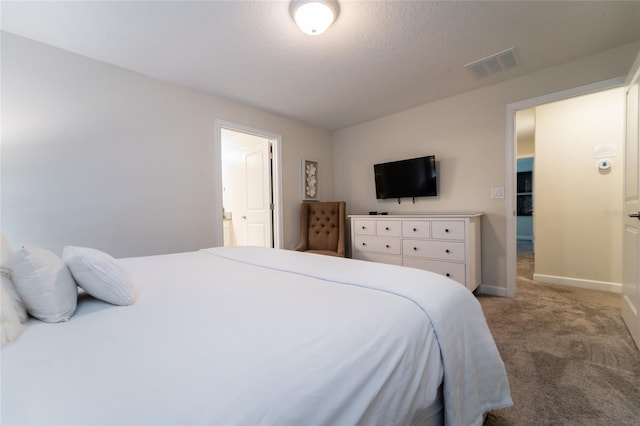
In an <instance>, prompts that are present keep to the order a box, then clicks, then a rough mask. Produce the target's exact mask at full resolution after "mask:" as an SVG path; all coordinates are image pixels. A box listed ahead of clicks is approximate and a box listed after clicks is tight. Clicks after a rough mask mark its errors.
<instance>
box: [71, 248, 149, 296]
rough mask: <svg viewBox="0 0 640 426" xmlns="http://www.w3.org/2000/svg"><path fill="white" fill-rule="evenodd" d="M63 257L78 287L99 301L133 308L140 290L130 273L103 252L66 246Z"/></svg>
mask: <svg viewBox="0 0 640 426" xmlns="http://www.w3.org/2000/svg"><path fill="white" fill-rule="evenodd" d="M62 258H63V259H64V263H65V264H66V265H67V267H68V268H69V270H70V271H71V274H72V275H73V278H74V279H75V280H76V282H77V283H78V285H79V286H80V287H82V288H83V289H84V291H86V292H87V293H89V294H90V295H91V296H93V297H95V298H96V299H100V300H104V301H105V302H108V303H111V304H113V305H120V306H126V305H132V304H133V303H134V302H135V301H136V297H137V291H136V287H135V284H134V283H133V280H132V279H131V276H130V275H129V273H128V272H127V271H126V270H124V269H123V268H122V267H120V265H118V263H117V262H116V260H115V259H114V258H113V257H111V256H110V255H108V254H107V253H104V252H102V251H100V250H96V249H92V248H86V247H73V246H66V247H65V248H64V249H63V250H62Z"/></svg>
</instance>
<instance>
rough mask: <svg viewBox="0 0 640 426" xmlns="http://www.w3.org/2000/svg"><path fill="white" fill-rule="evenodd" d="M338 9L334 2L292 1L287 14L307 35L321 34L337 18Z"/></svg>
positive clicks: (316, 0)
mask: <svg viewBox="0 0 640 426" xmlns="http://www.w3.org/2000/svg"><path fill="white" fill-rule="evenodd" d="M339 11H340V8H339V6H338V2H337V1H334V0H293V1H292V2H291V6H290V7H289V12H291V16H292V17H293V20H294V21H296V24H298V27H300V29H301V30H302V31H303V32H304V33H306V34H309V35H318V34H322V33H323V32H325V31H326V30H327V28H329V27H330V26H331V24H333V21H335V20H336V18H337V17H338V12H339Z"/></svg>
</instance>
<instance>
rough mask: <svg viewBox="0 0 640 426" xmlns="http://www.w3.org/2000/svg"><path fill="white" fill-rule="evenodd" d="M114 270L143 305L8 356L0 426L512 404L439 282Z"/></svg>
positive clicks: (456, 295) (261, 261)
mask: <svg viewBox="0 0 640 426" xmlns="http://www.w3.org/2000/svg"><path fill="white" fill-rule="evenodd" d="M118 263H119V265H121V266H122V267H123V268H124V269H126V270H127V271H128V272H129V273H130V274H131V277H132V278H133V280H134V281H135V283H136V286H137V291H138V299H137V301H136V303H135V304H133V305H131V306H114V305H111V304H108V303H105V302H101V301H99V300H96V299H94V298H91V297H89V296H88V295H81V296H80V298H79V302H78V307H77V310H76V312H75V314H74V315H73V317H71V319H70V320H69V321H67V322H63V323H57V324H48V323H44V322H40V321H37V320H35V319H31V320H30V321H29V323H28V325H27V327H26V329H25V331H24V333H23V335H22V336H21V337H20V338H19V339H18V340H17V341H15V342H14V343H12V344H10V345H9V346H7V347H5V348H3V350H2V371H1V373H2V374H1V386H2V388H1V393H2V395H1V404H2V405H1V418H0V420H1V423H2V424H3V425H13V424H16V425H19V424H38V425H45V424H57V425H62V424H64V425H90V424H103V425H162V424H171V425H356V424H364V425H368V424H372V425H409V424H424V425H432V424H433V425H435V424H448V425H480V424H482V422H483V415H484V414H485V413H486V412H488V411H490V410H494V409H500V408H504V407H507V406H509V405H511V397H510V394H509V386H508V382H507V378H506V374H505V369H504V365H503V362H502V360H501V358H500V356H499V353H498V351H497V349H496V346H495V343H494V341H493V339H492V337H491V334H490V332H489V330H488V328H487V325H486V321H485V319H484V316H483V313H482V310H481V308H480V305H479V303H478V302H477V300H476V299H475V297H474V296H473V295H472V294H471V293H470V292H469V291H468V290H467V289H466V288H464V287H463V286H461V285H460V284H458V283H456V282H454V281H451V280H449V279H447V278H445V277H442V276H439V275H436V274H433V273H430V272H426V271H421V270H417V269H411V268H404V267H397V266H392V265H383V264H377V263H371V262H364V261H358V260H352V259H343V258H334V257H330V256H321V255H315V254H307V253H300V252H294V251H286V250H275V249H265V248H257V247H219V248H212V249H205V250H200V251H197V252H189V253H178V254H170V255H162V256H150V257H139V258H128V259H119V260H118Z"/></svg>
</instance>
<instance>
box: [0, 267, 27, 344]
mask: <svg viewBox="0 0 640 426" xmlns="http://www.w3.org/2000/svg"><path fill="white" fill-rule="evenodd" d="M0 278H1V279H2V283H1V287H0V291H1V293H0V304H1V306H0V309H1V310H0V322H1V323H2V339H1V340H2V346H5V345H6V344H8V343H10V342H13V341H14V340H16V339H17V338H18V337H19V336H20V335H21V334H22V329H23V326H22V323H23V322H25V321H26V320H27V312H26V310H25V309H24V306H23V305H22V301H21V300H20V298H19V297H18V295H17V293H16V290H15V288H14V287H13V283H12V282H11V280H10V279H9V277H8V276H6V275H5V272H4V271H2V276H1V277H0Z"/></svg>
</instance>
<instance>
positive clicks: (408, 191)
mask: <svg viewBox="0 0 640 426" xmlns="http://www.w3.org/2000/svg"><path fill="white" fill-rule="evenodd" d="M373 173H374V175H375V181H376V198H377V199H379V200H382V199H386V198H398V199H400V198H405V197H411V198H415V197H435V196H437V195H438V186H437V179H438V176H437V173H436V157H435V156H434V155H429V156H426V157H420V158H411V159H408V160H401V161H392V162H390V163H380V164H374V165H373Z"/></svg>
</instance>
